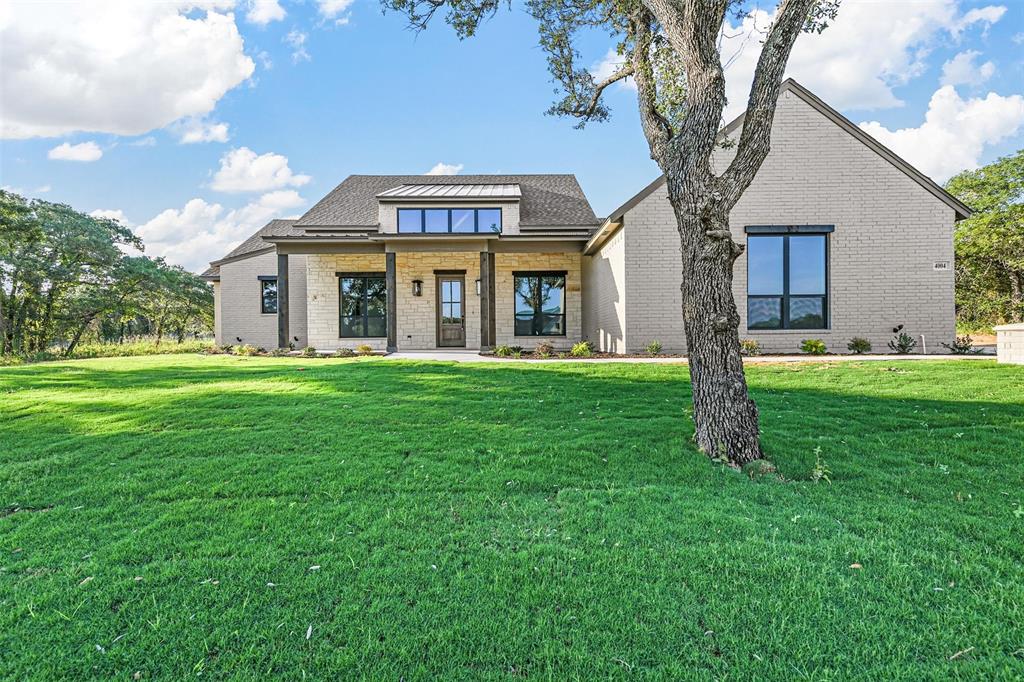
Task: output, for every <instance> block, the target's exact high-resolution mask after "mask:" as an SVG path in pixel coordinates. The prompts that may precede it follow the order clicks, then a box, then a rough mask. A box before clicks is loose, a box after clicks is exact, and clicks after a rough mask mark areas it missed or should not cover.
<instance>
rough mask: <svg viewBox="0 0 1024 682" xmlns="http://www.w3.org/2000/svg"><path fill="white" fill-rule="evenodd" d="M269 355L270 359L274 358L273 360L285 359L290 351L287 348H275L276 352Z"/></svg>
mask: <svg viewBox="0 0 1024 682" xmlns="http://www.w3.org/2000/svg"><path fill="white" fill-rule="evenodd" d="M268 355H269V356H270V357H272V358H283V357H285V356H286V355H288V349H287V348H275V349H274V350H272V351H270V352H269V353H268Z"/></svg>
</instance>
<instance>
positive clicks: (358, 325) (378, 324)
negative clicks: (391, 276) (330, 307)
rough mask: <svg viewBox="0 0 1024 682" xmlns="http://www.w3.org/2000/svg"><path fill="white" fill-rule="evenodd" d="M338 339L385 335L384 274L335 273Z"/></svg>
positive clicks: (386, 318) (385, 293) (385, 300)
mask: <svg viewBox="0 0 1024 682" xmlns="http://www.w3.org/2000/svg"><path fill="white" fill-rule="evenodd" d="M338 300H339V302H338V306H339V311H338V314H339V319H340V324H339V329H340V331H339V336H340V337H341V338H377V337H380V338H383V337H386V336H387V335H388V296H387V280H386V279H385V276H384V273H383V272H379V273H377V272H374V273H366V272H359V273H338Z"/></svg>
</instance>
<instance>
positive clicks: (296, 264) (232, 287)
mask: <svg viewBox="0 0 1024 682" xmlns="http://www.w3.org/2000/svg"><path fill="white" fill-rule="evenodd" d="M288 273H289V279H288V284H289V290H288V305H289V308H288V318H289V321H288V326H289V333H290V335H291V336H292V337H295V336H298V337H299V341H298V342H295V343H296V345H297V346H298V347H302V346H304V345H305V344H306V291H305V279H306V256H289V257H288ZM261 275H277V253H275V252H273V251H272V252H270V253H263V254H260V255H257V256H251V257H249V258H242V259H239V260H236V261H232V262H230V263H223V264H221V266H220V285H219V287H218V289H219V294H218V296H217V300H216V301H215V305H216V306H217V307H216V309H215V312H216V313H217V321H216V322H215V325H216V329H217V343H224V344H232V345H234V344H236V343H238V338H241V339H242V343H248V344H252V345H254V346H260V347H262V348H267V349H270V348H277V315H276V314H263V313H261V312H260V292H261V290H260V281H259V279H258V278H259V276H261Z"/></svg>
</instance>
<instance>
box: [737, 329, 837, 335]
mask: <svg viewBox="0 0 1024 682" xmlns="http://www.w3.org/2000/svg"><path fill="white" fill-rule="evenodd" d="M832 331H833V330H832V329H827V328H822V329H747V333H748V334H829V333H831V332H832Z"/></svg>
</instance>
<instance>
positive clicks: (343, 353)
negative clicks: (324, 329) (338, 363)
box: [334, 348, 356, 358]
mask: <svg viewBox="0 0 1024 682" xmlns="http://www.w3.org/2000/svg"><path fill="white" fill-rule="evenodd" d="M355 354H356V352H355V351H354V350H352V349H351V348H339V349H338V350H336V351H334V357H336V358H351V357H354V356H355Z"/></svg>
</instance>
